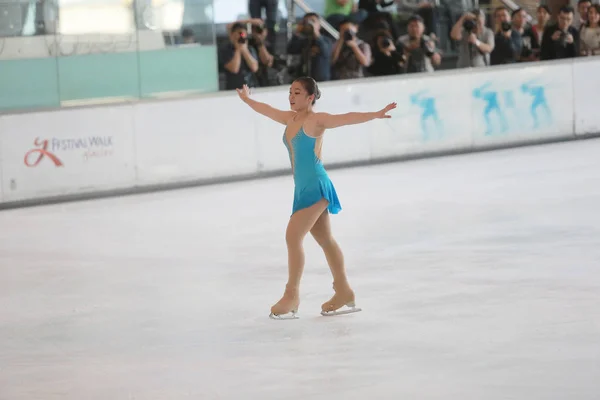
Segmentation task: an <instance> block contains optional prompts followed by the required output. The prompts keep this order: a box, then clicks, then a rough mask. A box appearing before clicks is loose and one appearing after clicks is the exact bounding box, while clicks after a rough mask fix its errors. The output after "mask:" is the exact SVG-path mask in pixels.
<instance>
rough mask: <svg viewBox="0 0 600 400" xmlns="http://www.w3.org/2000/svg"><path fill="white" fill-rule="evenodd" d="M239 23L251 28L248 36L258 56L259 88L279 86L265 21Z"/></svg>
mask: <svg viewBox="0 0 600 400" xmlns="http://www.w3.org/2000/svg"><path fill="white" fill-rule="evenodd" d="M237 22H239V23H242V24H244V26H247V25H248V24H250V26H251V34H250V35H249V36H248V46H249V48H252V49H254V52H255V53H256V54H257V55H258V71H257V72H256V74H255V75H256V79H257V80H258V84H259V86H260V87H267V86H274V85H276V84H279V83H278V81H277V77H276V76H275V77H274V75H276V74H277V73H276V71H273V65H274V63H275V57H274V56H273V55H272V54H271V52H270V51H269V48H268V47H267V46H268V44H267V40H268V39H267V38H268V34H269V33H268V30H267V29H266V26H265V23H264V21H263V20H262V19H260V18H250V19H245V20H241V21H237Z"/></svg>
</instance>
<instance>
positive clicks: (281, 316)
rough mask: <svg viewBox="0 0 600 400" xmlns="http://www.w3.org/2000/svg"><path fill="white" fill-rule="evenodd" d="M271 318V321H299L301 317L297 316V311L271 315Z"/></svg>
mask: <svg viewBox="0 0 600 400" xmlns="http://www.w3.org/2000/svg"><path fill="white" fill-rule="evenodd" d="M269 318H271V319H298V318H299V317H298V316H297V315H296V312H295V311H292V312H291V313H287V314H273V313H271V314H269Z"/></svg>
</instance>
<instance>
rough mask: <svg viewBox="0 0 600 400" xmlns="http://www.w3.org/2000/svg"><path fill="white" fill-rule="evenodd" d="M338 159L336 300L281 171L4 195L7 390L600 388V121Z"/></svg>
mask: <svg viewBox="0 0 600 400" xmlns="http://www.w3.org/2000/svg"><path fill="white" fill-rule="evenodd" d="M281 151H285V149H284V148H282V149H281ZM326 154H327V148H326V144H325V157H326ZM330 175H331V177H332V179H333V181H334V184H335V185H336V188H337V191H338V194H339V196H340V200H341V202H342V206H343V211H342V212H341V214H339V215H336V216H333V217H332V221H333V229H334V234H335V236H336V238H337V239H338V241H339V243H340V244H341V246H342V248H343V250H344V252H345V257H346V262H347V268H348V272H349V276H350V282H351V284H352V285H353V287H354V289H355V292H356V295H357V306H359V307H361V308H362V309H363V311H362V312H360V313H356V314H351V315H344V316H339V317H323V316H321V315H320V314H319V312H320V305H321V303H322V302H324V301H326V300H327V299H329V297H330V296H331V295H332V288H331V276H330V274H329V270H328V267H327V264H326V262H325V259H324V257H323V255H322V253H321V251H320V249H319V248H318V247H317V246H316V245H315V244H314V242H313V240H312V238H310V237H307V239H306V242H305V243H306V246H305V249H306V252H307V258H306V261H307V263H306V269H305V274H304V278H303V283H302V293H301V294H302V303H301V305H300V310H299V316H300V319H298V320H290V321H274V320H271V319H269V318H268V314H269V308H270V306H271V305H272V304H273V303H274V302H276V301H277V300H278V299H279V298H280V296H281V294H282V293H283V285H284V283H285V280H286V273H287V265H286V261H287V258H286V257H287V256H286V249H285V241H284V232H285V228H286V224H287V221H288V217H289V213H290V209H291V200H292V198H291V195H292V180H291V177H290V176H285V177H278V178H273V179H268V180H259V181H248V182H242V183H234V184H224V185H215V186H205V187H198V188H192V189H186V190H178V191H170V192H162V193H152V194H146V195H138V196H128V197H123V198H110V199H103V200H95V201H86V202H76V203H66V204H60V205H51V206H43V207H35V208H25V209H18V210H7V211H3V212H0V399H2V400H21V399H27V400H34V399H43V400H52V399H68V400H83V399H85V400H96V399H97V400H119V399H149V400H154V399H161V400H167V399H168V400H174V399H188V398H189V399H192V398H193V399H327V400H331V399H345V400H347V399H365V400H370V399H411V400H413V399H419V400H421V399H444V400H448V399H457V400H470V399H473V400H496V399H502V400H505V399H519V400H520V399H523V400H542V399H543V400H549V399H557V400H559V399H560V400H566V399H568V400H596V399H598V398H600V379H599V378H600V140H588V141H579V142H572V143H563V144H554V145H546V146H538V147H525V148H520V149H512V150H505V151H496V152H487V153H478V154H470V155H463V156H454V157H447V158H437V159H428V160H419V161H412V162H405V163H396V164H386V165H379V166H372V167H362V168H352V169H344V170H332V171H330Z"/></svg>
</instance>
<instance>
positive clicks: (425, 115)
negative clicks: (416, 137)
mask: <svg viewBox="0 0 600 400" xmlns="http://www.w3.org/2000/svg"><path fill="white" fill-rule="evenodd" d="M410 103H411V104H412V105H414V106H417V107H420V108H421V134H422V138H423V140H424V141H428V140H430V139H431V136H432V134H434V135H436V136H437V137H438V138H439V137H441V136H442V135H443V127H442V122H441V121H440V118H439V116H438V112H437V108H436V104H435V98H434V97H431V96H428V95H427V90H421V91H420V92H417V93H413V94H411V95H410ZM428 120H430V123H429V124H428V123H427V121H428Z"/></svg>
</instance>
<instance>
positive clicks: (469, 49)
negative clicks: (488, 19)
mask: <svg viewBox="0 0 600 400" xmlns="http://www.w3.org/2000/svg"><path fill="white" fill-rule="evenodd" d="M450 37H451V38H452V39H453V40H455V41H457V42H459V43H458V62H457V65H456V67H457V68H467V67H485V66H487V65H490V53H491V52H492V51H493V50H494V46H495V43H494V32H493V31H492V30H491V29H490V28H488V27H486V26H485V14H484V13H483V11H482V10H478V9H476V10H473V11H472V12H468V13H465V14H464V15H462V16H461V17H460V18H459V19H458V21H457V22H456V24H454V26H453V27H452V31H451V32H450Z"/></svg>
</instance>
